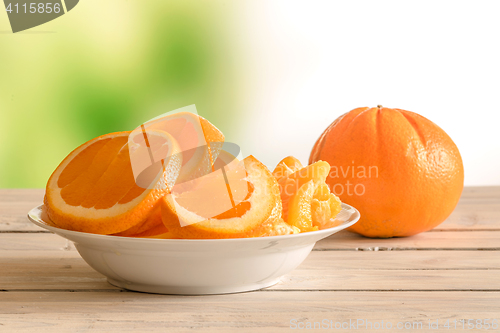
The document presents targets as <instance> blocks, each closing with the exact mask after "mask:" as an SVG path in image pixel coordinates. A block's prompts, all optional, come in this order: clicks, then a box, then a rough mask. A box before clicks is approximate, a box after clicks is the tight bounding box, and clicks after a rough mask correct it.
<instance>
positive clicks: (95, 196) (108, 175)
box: [58, 137, 145, 209]
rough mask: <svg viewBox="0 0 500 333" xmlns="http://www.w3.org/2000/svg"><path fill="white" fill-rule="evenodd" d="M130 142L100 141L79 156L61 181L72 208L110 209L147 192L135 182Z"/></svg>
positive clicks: (65, 199)
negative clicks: (128, 143) (130, 155)
mask: <svg viewBox="0 0 500 333" xmlns="http://www.w3.org/2000/svg"><path fill="white" fill-rule="evenodd" d="M127 141H128V137H117V138H112V139H106V140H102V141H98V142H96V143H94V144H93V145H91V146H89V147H87V148H86V149H85V150H84V151H83V152H81V153H80V154H79V155H78V156H77V157H75V159H74V160H72V161H71V162H70V163H69V164H68V166H67V167H66V168H65V169H64V171H63V172H62V174H61V176H60V177H59V180H58V186H59V187H62V190H61V197H62V198H63V200H64V201H65V202H66V203H67V204H69V205H72V206H83V207H85V208H91V207H94V208H95V209H106V208H110V207H112V206H114V205H115V204H116V203H127V202H130V201H131V200H133V199H134V198H136V197H138V196H139V195H141V194H142V193H143V192H144V190H145V189H143V188H141V187H139V186H137V185H136V183H135V179H134V175H133V172H132V167H131V164H130V157H129V150H128V145H127Z"/></svg>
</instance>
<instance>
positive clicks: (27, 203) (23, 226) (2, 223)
mask: <svg viewBox="0 0 500 333" xmlns="http://www.w3.org/2000/svg"><path fill="white" fill-rule="evenodd" d="M44 193H45V189H0V231H42V230H44V229H42V228H40V227H37V226H36V225H34V224H33V223H31V222H30V221H28V218H27V217H26V215H27V214H28V211H30V209H32V208H33V207H36V206H38V205H40V204H41V203H43V196H44Z"/></svg>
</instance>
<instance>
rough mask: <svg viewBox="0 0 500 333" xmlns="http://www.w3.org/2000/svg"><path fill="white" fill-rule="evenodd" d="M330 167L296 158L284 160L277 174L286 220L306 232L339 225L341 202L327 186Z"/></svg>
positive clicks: (278, 167)
mask: <svg viewBox="0 0 500 333" xmlns="http://www.w3.org/2000/svg"><path fill="white" fill-rule="evenodd" d="M329 171H330V165H329V164H328V163H327V162H324V161H317V162H315V163H313V164H310V165H308V166H305V167H302V164H301V163H300V161H299V160H297V159H296V158H295V157H292V156H288V157H285V158H284V159H283V160H281V161H280V162H279V163H278V165H277V166H276V168H275V169H274V171H273V175H274V176H275V177H276V178H277V179H278V184H279V186H280V194H281V201H282V206H283V214H282V217H283V220H284V221H285V222H287V223H288V224H290V225H292V226H295V227H297V228H299V229H300V230H301V231H302V232H306V231H313V230H318V229H325V228H329V227H332V226H334V225H337V224H338V221H336V220H335V217H336V216H337V214H338V213H339V212H340V210H341V206H340V200H339V199H338V198H337V197H336V196H335V195H334V194H332V193H330V190H329V188H328V186H327V185H326V183H325V180H326V177H327V176H328V173H329Z"/></svg>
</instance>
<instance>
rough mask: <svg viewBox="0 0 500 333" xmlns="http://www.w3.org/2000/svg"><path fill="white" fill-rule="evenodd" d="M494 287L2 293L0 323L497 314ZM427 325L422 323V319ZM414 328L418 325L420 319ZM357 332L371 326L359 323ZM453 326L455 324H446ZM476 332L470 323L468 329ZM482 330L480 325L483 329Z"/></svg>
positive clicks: (274, 323)
mask: <svg viewBox="0 0 500 333" xmlns="http://www.w3.org/2000/svg"><path fill="white" fill-rule="evenodd" d="M499 298H500V293H499V292H280V291H261V292H251V293H241V294H233V295H216V296H200V297H197V296H192V297H182V296H165V295H152V294H141V293H131V292H75V293H68V292H52V293H50V292H4V293H0V323H1V324H2V326H0V328H1V329H2V330H5V331H7V332H14V331H15V332H18V331H21V330H22V331H30V332H31V331H36V332H54V331H64V332H87V331H92V332H129V331H146V330H147V331H148V332H160V331H161V332H165V331H169V330H175V331H191V330H199V329H204V330H206V331H209V332H212V331H214V332H215V331H217V332H236V331H238V332H240V331H243V332H255V331H258V332H282V331H289V330H290V329H291V328H293V327H294V326H293V325H295V324H298V323H299V322H300V323H304V325H305V324H306V323H307V322H312V323H314V322H323V320H326V322H327V323H328V325H330V321H331V325H335V323H336V322H339V323H340V324H341V323H342V322H349V320H351V322H352V321H357V320H358V319H359V320H364V325H368V324H367V323H366V322H367V321H369V322H371V323H372V325H373V324H374V322H378V323H379V324H380V322H381V321H384V323H385V325H387V323H389V322H390V323H391V324H392V326H393V327H396V325H397V323H398V322H401V323H403V325H404V323H406V322H408V323H413V322H415V323H419V322H420V323H422V329H420V330H422V331H424V332H425V331H429V329H428V324H429V320H430V321H432V322H434V323H435V322H436V321H438V325H439V327H438V329H437V330H432V331H433V332H434V331H436V332H444V331H446V332H450V329H447V328H445V327H444V324H445V320H447V319H451V320H454V319H458V320H459V319H461V318H465V319H485V318H499V315H500V303H499V302H498V299H499ZM424 325H425V326H424ZM414 327H416V328H415V330H417V327H418V326H414ZM356 331H361V332H369V331H373V330H370V329H369V326H368V328H367V327H366V326H363V324H362V323H361V322H359V326H358V327H357V329H356ZM451 331H455V330H453V329H452V330H451ZM471 331H474V330H471ZM483 331H484V329H483Z"/></svg>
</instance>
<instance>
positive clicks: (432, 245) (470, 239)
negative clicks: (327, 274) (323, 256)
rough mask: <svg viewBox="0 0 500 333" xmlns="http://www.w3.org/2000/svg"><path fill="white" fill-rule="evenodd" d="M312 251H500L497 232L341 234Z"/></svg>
mask: <svg viewBox="0 0 500 333" xmlns="http://www.w3.org/2000/svg"><path fill="white" fill-rule="evenodd" d="M314 249H315V250H316V251H318V250H319V251H321V250H323V251H325V250H331V251H334V250H354V251H384V250H386V251H387V250H392V251H397V250H495V251H498V250H500V231H460V232H455V231H439V232H424V233H421V234H418V235H415V236H411V237H401V238H387V239H378V238H366V237H363V236H360V235H358V234H355V233H352V232H349V231H341V232H339V233H337V234H334V235H332V236H330V237H327V238H325V239H323V240H321V241H319V242H318V243H316V246H315V247H314Z"/></svg>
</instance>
